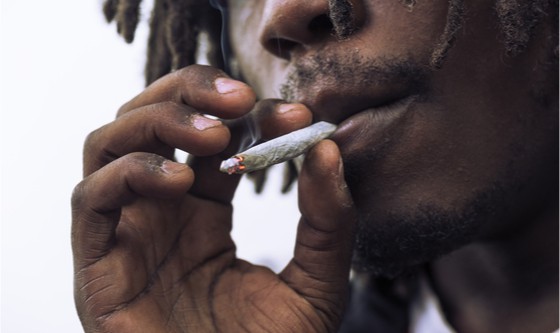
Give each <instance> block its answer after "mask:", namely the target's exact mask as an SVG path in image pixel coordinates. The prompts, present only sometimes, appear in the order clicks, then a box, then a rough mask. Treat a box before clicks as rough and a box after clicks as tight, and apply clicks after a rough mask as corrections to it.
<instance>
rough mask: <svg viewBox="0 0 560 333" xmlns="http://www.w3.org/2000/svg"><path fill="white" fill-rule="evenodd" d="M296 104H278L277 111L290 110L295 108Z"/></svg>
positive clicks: (285, 111)
mask: <svg viewBox="0 0 560 333" xmlns="http://www.w3.org/2000/svg"><path fill="white" fill-rule="evenodd" d="M297 106H298V104H280V105H279V106H278V109H277V111H278V113H288V112H290V111H293V110H295V109H296V108H297Z"/></svg>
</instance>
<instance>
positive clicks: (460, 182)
mask: <svg viewBox="0 0 560 333" xmlns="http://www.w3.org/2000/svg"><path fill="white" fill-rule="evenodd" d="M352 4H353V13H354V16H353V21H352V22H353V24H351V25H350V27H353V28H355V29H354V30H353V32H352V33H350V34H349V35H348V36H345V38H337V37H336V36H335V35H334V34H333V32H332V26H331V23H330V22H329V19H328V13H329V7H328V3H327V0H312V1H301V0H283V1H280V0H274V1H270V0H268V1H265V0H230V1H229V3H228V6H229V8H228V10H229V15H230V38H231V44H232V48H233V52H234V54H235V57H236V58H237V60H238V62H239V66H240V69H241V73H242V75H243V76H244V78H245V79H246V80H247V81H248V82H249V84H251V85H252V86H253V87H255V89H256V91H257V93H258V94H259V95H260V97H261V98H272V97H273V98H278V97H282V98H285V99H290V100H292V101H297V102H301V103H304V104H306V105H307V106H308V107H309V108H310V109H311V110H312V112H313V113H314V117H315V119H316V120H326V121H330V122H334V123H336V124H338V125H339V129H338V131H337V132H336V133H335V134H334V136H333V137H332V139H333V140H334V141H335V142H336V143H337V144H338V146H339V147H340V149H341V152H342V156H343V159H344V163H345V171H346V178H347V181H348V184H349V186H350V189H351V191H352V195H353V197H354V200H355V202H356V205H357V207H358V210H359V215H360V223H359V230H358V231H359V234H358V242H357V250H356V267H358V268H362V269H366V270H369V271H374V272H379V273H385V274H395V273H398V272H400V271H401V270H402V268H403V267H408V266H412V265H415V264H418V263H421V262H423V261H425V260H429V259H431V258H433V257H434V256H437V255H440V254H442V253H445V252H447V251H450V250H452V249H454V248H456V247H457V246H460V245H463V244H465V243H468V242H470V241H473V240H476V239H480V238H483V237H498V236H499V235H500V233H502V232H503V231H504V230H505V228H510V227H512V226H513V225H516V224H519V223H521V222H520V221H521V220H522V219H523V220H524V219H526V218H528V217H530V216H524V215H527V214H529V213H528V212H532V211H535V210H538V209H539V207H540V205H541V204H542V203H543V201H545V200H547V194H548V192H551V191H554V188H555V186H556V184H557V181H556V179H557V178H556V177H557V164H556V163H557V162H556V161H557V154H558V153H557V138H558V135H557V124H558V118H557V117H558V116H557V108H558V104H557V101H558V98H557V97H558V96H557V91H556V90H557V84H555V83H553V82H554V81H553V80H554V78H553V75H548V76H549V77H547V75H546V74H545V73H547V69H545V68H544V66H543V65H541V63H543V62H545V61H548V60H550V59H548V58H547V52H548V51H549V50H548V49H547V48H546V47H545V46H542V45H543V44H544V42H543V40H544V38H543V37H539V36H543V33H542V32H543V31H542V29H543V26H541V27H538V29H537V30H538V31H537V37H536V38H534V39H533V41H532V42H531V44H530V45H529V49H528V51H527V52H525V53H523V54H521V55H519V56H516V57H507V56H506V55H505V51H504V47H503V44H502V43H501V42H500V41H499V39H500V35H499V24H498V22H497V20H496V14H495V13H494V11H493V7H494V4H493V3H492V2H489V1H482V0H480V1H475V2H472V1H468V2H465V8H464V12H465V13H467V14H466V16H462V14H461V10H460V9H459V10H457V11H456V10H451V11H450V12H451V15H448V11H449V8H450V6H449V3H448V1H433V0H429V1H424V0H422V1H417V2H414V3H413V2H406V1H400V0H363V1H361V0H355V1H352ZM457 18H458V20H459V21H460V20H462V19H464V20H465V21H464V23H463V28H462V29H461V30H459V32H458V33H457V34H456V40H455V44H454V45H453V46H452V47H450V48H446V45H448V44H446V43H447V42H446V38H445V36H446V34H445V30H446V22H447V21H448V19H451V20H456V19H457ZM539 29H540V30H539ZM447 30H449V27H448V28H447ZM447 36H449V35H447ZM451 39H453V38H451ZM446 51H448V53H447V56H446V57H443V56H441V57H440V55H441V54H445V52H446ZM434 59H435V60H434ZM438 60H441V61H442V62H441V67H440V68H438V69H436V67H437V66H435V65H434V63H437V62H438ZM552 91H556V92H555V93H551V92H552ZM547 94H548V97H547Z"/></svg>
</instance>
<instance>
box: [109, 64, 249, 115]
mask: <svg viewBox="0 0 560 333" xmlns="http://www.w3.org/2000/svg"><path fill="white" fill-rule="evenodd" d="M255 101H256V95H255V92H254V91H253V90H252V89H251V88H250V87H249V86H248V85H246V84H245V83H243V82H241V81H237V80H234V79H231V78H229V77H228V76H227V74H226V73H224V72H223V71H221V70H219V69H217V68H213V67H210V66H204V65H192V66H188V67H185V68H182V69H179V70H177V71H175V72H173V73H170V74H168V75H165V76H163V77H161V78H160V79H158V80H157V81H155V82H154V83H152V84H151V85H149V86H148V87H147V88H146V89H145V90H144V91H143V92H141V93H140V94H139V95H137V96H136V97H134V98H133V99H132V100H130V101H129V102H127V103H126V104H124V105H123V106H122V107H121V108H120V109H119V112H118V116H121V115H123V114H125V113H127V112H129V111H131V110H134V109H136V108H139V107H142V106H146V105H151V104H156V103H161V102H175V103H178V104H186V105H189V106H191V107H193V108H195V109H197V110H198V111H200V112H202V113H206V114H210V115H213V116H216V117H220V118H224V119H232V118H238V117H240V116H242V115H244V114H245V113H247V112H249V111H250V110H251V109H252V108H253V106H254V105H255Z"/></svg>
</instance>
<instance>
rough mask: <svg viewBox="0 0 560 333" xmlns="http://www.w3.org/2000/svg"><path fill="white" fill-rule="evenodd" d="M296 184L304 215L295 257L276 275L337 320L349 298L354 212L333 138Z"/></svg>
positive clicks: (312, 154) (311, 155)
mask: <svg viewBox="0 0 560 333" xmlns="http://www.w3.org/2000/svg"><path fill="white" fill-rule="evenodd" d="M298 189H299V208H300V211H301V213H302V217H301V220H300V223H299V226H298V231H297V239H296V245H295V250H294V258H293V259H292V261H291V262H290V263H289V264H288V266H287V267H286V268H285V270H284V271H283V272H282V273H281V275H280V276H281V278H282V279H284V281H285V282H286V283H287V284H288V285H290V287H292V288H293V289H294V290H296V291H297V292H298V293H299V294H300V295H302V296H303V297H305V298H306V299H307V300H308V301H309V302H310V303H311V304H312V305H313V306H314V307H315V308H316V309H318V310H320V313H322V314H325V315H327V318H326V319H327V320H329V321H330V322H331V325H332V324H334V325H337V324H338V323H339V322H340V320H341V317H342V314H343V311H344V308H345V305H346V301H347V297H348V279H349V272H350V263H351V257H352V249H353V244H354V226H355V223H356V212H355V209H354V203H353V201H352V197H351V195H350V192H349V189H348V187H347V185H346V182H345V181H344V172H343V166H342V159H341V157H340V152H339V150H338V147H337V146H336V144H335V143H334V142H333V141H330V140H323V141H321V142H320V143H319V144H318V145H316V146H315V147H314V148H313V149H312V150H311V151H310V153H309V154H308V156H307V157H306V159H305V162H304V165H303V169H302V173H301V175H300V178H299V181H298Z"/></svg>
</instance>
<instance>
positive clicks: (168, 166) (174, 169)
mask: <svg viewBox="0 0 560 333" xmlns="http://www.w3.org/2000/svg"><path fill="white" fill-rule="evenodd" d="M185 168H186V166H185V165H183V164H181V163H176V162H172V161H164V162H163V163H162V164H161V170H162V171H163V172H164V173H166V174H171V175H172V174H176V173H179V172H181V171H182V170H184V169H185Z"/></svg>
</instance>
